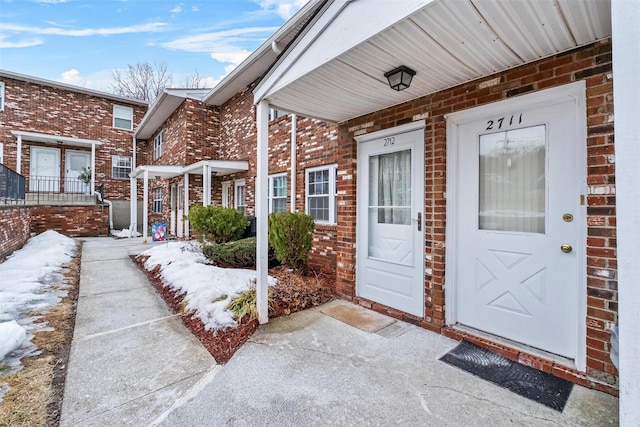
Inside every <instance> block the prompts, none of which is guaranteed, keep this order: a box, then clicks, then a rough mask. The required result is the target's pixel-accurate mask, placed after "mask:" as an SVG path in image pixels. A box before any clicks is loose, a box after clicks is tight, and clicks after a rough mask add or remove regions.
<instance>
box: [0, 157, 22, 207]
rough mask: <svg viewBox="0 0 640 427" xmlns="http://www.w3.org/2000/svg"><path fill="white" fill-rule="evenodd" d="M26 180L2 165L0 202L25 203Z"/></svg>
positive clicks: (0, 172) (0, 165) (0, 170)
mask: <svg viewBox="0 0 640 427" xmlns="http://www.w3.org/2000/svg"><path fill="white" fill-rule="evenodd" d="M25 186H26V185H25V178H24V176H22V175H20V174H19V173H18V172H16V171H14V170H12V169H9V168H8V167H6V166H5V165H3V164H1V163H0V202H1V203H5V204H17V203H24V202H25Z"/></svg>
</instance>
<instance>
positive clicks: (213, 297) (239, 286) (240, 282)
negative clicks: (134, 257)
mask: <svg viewBox="0 0 640 427" xmlns="http://www.w3.org/2000/svg"><path fill="white" fill-rule="evenodd" d="M141 255H142V256H148V257H149V259H148V260H147V261H146V262H145V264H144V267H145V268H146V269H147V270H150V271H151V270H153V269H154V268H156V265H160V269H161V270H160V275H161V277H162V279H163V282H164V284H165V286H168V287H169V288H170V289H173V290H176V291H178V293H180V294H186V295H185V299H184V300H185V302H186V304H187V305H186V310H195V316H197V317H199V318H200V319H201V320H202V323H203V324H204V326H205V328H206V329H207V330H217V329H224V328H227V327H234V326H236V325H237V323H236V321H235V320H234V319H233V313H231V312H230V311H227V309H226V308H227V305H229V303H230V302H231V300H232V299H234V298H236V297H237V296H239V295H240V294H242V293H243V292H245V291H247V290H249V289H251V288H253V287H254V286H255V285H254V283H255V278H256V272H255V271H254V270H247V269H238V268H220V267H216V266H213V265H210V264H209V260H208V259H207V258H206V257H205V256H204V255H203V254H202V246H201V245H200V244H199V243H197V242H169V243H167V244H163V245H159V246H155V247H153V248H151V249H148V250H146V251H145V252H143V253H142V254H141ZM275 283H276V279H274V278H273V277H269V285H270V286H273V285H274V284H275Z"/></svg>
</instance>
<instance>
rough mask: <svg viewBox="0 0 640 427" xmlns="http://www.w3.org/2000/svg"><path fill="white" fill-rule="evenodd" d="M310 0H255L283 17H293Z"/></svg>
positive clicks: (267, 9) (264, 7)
mask: <svg viewBox="0 0 640 427" xmlns="http://www.w3.org/2000/svg"><path fill="white" fill-rule="evenodd" d="M308 1H309V0H254V2H255V3H257V4H258V5H259V6H260V8H261V9H262V10H264V11H267V12H274V13H277V14H278V16H280V17H281V18H282V19H289V18H291V17H292V16H293V15H294V14H295V13H296V12H297V11H298V9H300V8H301V7H302V6H304V5H305V4H306V3H307V2H308Z"/></svg>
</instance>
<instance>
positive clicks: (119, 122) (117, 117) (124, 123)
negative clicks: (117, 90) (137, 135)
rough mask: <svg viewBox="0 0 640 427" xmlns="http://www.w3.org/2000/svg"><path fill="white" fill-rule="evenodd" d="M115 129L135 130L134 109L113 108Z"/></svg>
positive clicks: (116, 106)
mask: <svg viewBox="0 0 640 427" xmlns="http://www.w3.org/2000/svg"><path fill="white" fill-rule="evenodd" d="M113 127H114V128H118V129H126V130H132V129H133V108H131V107H122V106H120V105H114V106H113Z"/></svg>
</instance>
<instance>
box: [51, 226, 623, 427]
mask: <svg viewBox="0 0 640 427" xmlns="http://www.w3.org/2000/svg"><path fill="white" fill-rule="evenodd" d="M146 247H149V245H146V246H143V248H146ZM140 249H141V248H140V246H136V245H132V242H131V241H129V240H124V241H114V240H110V239H90V240H88V241H87V243H85V245H84V250H83V257H82V279H81V285H80V299H79V304H78V317H77V321H76V331H75V335H74V342H73V348H72V354H71V360H70V363H69V370H68V374H67V385H66V391H65V396H64V403H63V413H62V423H61V425H62V427H66V426H93V425H95V426H122V425H135V426H145V425H147V426H165V427H175V426H185V427H187V426H188V427H194V426H278V427H281V426H354V425H358V426H389V425H402V426H487V425H490V426H492V427H493V426H503V425H509V426H514V425H520V426H616V425H618V406H617V405H618V401H617V399H616V398H614V397H612V396H609V395H607V394H603V393H599V392H596V391H593V390H588V389H585V388H583V387H579V386H574V389H573V392H572V393H571V396H570V398H569V401H568V403H567V406H566V407H565V409H564V411H563V413H559V412H556V411H554V410H552V409H549V408H546V407H545V406H542V405H540V404H538V403H535V402H532V401H530V400H527V399H525V398H522V397H520V396H518V395H516V394H514V393H511V392H509V391H507V390H504V389H502V388H500V387H497V386H495V385H493V384H491V383H488V382H486V381H483V380H480V379H478V378H476V377H474V376H472V375H470V374H468V373H466V372H463V371H461V370H458V369H456V368H453V367H451V366H449V365H447V364H445V363H443V362H440V361H439V360H438V358H439V357H440V356H442V355H443V354H444V353H446V352H447V351H449V350H450V349H452V348H453V347H454V346H455V345H456V344H457V343H456V342H455V341H453V340H451V339H449V338H446V337H444V336H442V335H438V334H435V333H432V332H429V331H427V330H424V329H421V328H418V327H415V326H413V325H410V324H407V323H403V322H396V321H393V320H391V321H392V322H393V323H391V324H390V325H388V326H386V327H384V328H383V329H380V330H379V331H377V332H371V333H370V332H365V331H363V330H361V329H357V328H355V327H353V326H350V325H348V324H346V323H343V322H341V321H339V320H336V319H334V318H333V317H329V316H327V315H326V314H323V311H328V310H327V309H328V308H331V307H334V308H335V307H336V306H344V307H338V308H339V309H354V308H355V309H357V310H364V309H362V308H360V307H355V306H353V305H352V304H350V303H348V302H344V301H333V302H331V303H329V304H328V305H325V306H322V307H319V308H315V309H311V310H307V311H305V312H301V313H297V314H294V315H292V316H289V317H284V318H279V319H273V320H271V321H270V322H269V324H268V325H263V326H261V327H260V329H259V330H258V331H257V332H256V333H255V334H254V335H253V336H252V338H251V339H250V341H249V342H248V343H247V344H245V345H244V346H243V347H242V348H241V349H240V350H239V351H238V352H237V353H236V355H235V356H234V357H233V358H232V359H231V360H230V361H229V362H228V363H227V364H226V365H224V366H223V367H220V366H216V365H215V362H214V361H213V359H212V358H211V356H209V354H208V353H207V352H206V351H205V350H204V348H203V347H202V346H201V345H200V343H199V342H198V341H197V340H195V339H194V338H193V337H192V336H191V334H190V333H189V332H188V331H187V330H186V329H185V328H184V327H183V326H182V324H181V322H180V319H179V318H177V317H175V316H172V315H171V313H169V312H168V310H167V309H166V308H165V306H164V303H163V301H161V299H160V298H159V297H158V296H157V295H156V294H155V292H154V290H153V288H152V287H151V286H150V285H149V284H148V283H147V281H146V278H145V277H144V275H142V274H141V273H140V272H139V271H138V270H137V269H136V267H135V266H134V265H133V264H132V263H131V262H130V261H129V259H128V256H129V254H130V253H135V252H136V251H139V250H140ZM367 312H368V313H370V314H371V315H373V316H382V315H378V314H377V313H374V312H372V311H367ZM383 320H384V319H383ZM387 323H388V322H387Z"/></svg>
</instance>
